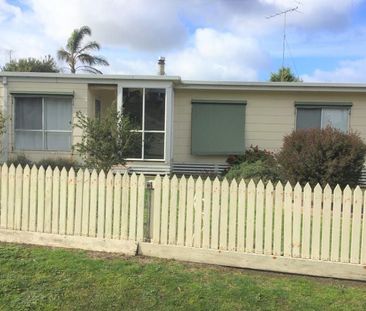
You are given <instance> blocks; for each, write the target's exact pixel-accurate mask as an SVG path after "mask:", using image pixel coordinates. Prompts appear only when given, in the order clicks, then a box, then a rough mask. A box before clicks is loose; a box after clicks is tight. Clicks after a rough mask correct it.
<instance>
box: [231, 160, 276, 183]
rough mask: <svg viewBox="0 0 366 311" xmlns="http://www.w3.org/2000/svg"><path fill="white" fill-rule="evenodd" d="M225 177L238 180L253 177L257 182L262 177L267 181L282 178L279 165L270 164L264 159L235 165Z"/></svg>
mask: <svg viewBox="0 0 366 311" xmlns="http://www.w3.org/2000/svg"><path fill="white" fill-rule="evenodd" d="M225 177H226V178H228V179H229V180H231V179H236V180H237V181H238V182H239V181H240V180H241V179H245V180H249V179H253V180H254V181H255V182H258V181H259V180H260V179H261V180H262V181H263V182H265V183H266V182H268V181H272V182H276V181H278V180H279V178H280V177H279V172H278V167H277V165H270V164H268V163H267V162H264V161H262V160H258V161H256V162H243V163H240V164H237V165H234V166H232V167H231V168H230V169H229V171H228V172H227V173H226V175H225Z"/></svg>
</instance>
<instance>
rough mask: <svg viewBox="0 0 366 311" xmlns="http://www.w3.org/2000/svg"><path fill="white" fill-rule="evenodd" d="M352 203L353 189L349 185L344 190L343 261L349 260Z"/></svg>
mask: <svg viewBox="0 0 366 311" xmlns="http://www.w3.org/2000/svg"><path fill="white" fill-rule="evenodd" d="M351 205H352V190H351V188H350V187H349V186H347V187H346V188H345V189H344V190H343V210H342V229H341V230H342V233H341V235H342V237H341V262H349V251H350V238H351V236H350V227H351Z"/></svg>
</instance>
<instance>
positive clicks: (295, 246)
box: [292, 183, 302, 258]
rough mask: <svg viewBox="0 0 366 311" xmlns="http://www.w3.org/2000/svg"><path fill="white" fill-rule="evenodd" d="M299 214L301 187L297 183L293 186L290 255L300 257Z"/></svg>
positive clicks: (300, 211) (300, 212)
mask: <svg viewBox="0 0 366 311" xmlns="http://www.w3.org/2000/svg"><path fill="white" fill-rule="evenodd" d="M301 214H302V189H301V186H300V184H299V183H297V184H296V185H295V188H294V205H293V226H292V231H293V232H292V256H293V257H296V258H298V257H300V250H301V240H300V239H301Z"/></svg>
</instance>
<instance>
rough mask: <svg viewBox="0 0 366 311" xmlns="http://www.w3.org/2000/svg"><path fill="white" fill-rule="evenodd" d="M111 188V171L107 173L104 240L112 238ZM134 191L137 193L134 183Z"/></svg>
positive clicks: (112, 180)
mask: <svg viewBox="0 0 366 311" xmlns="http://www.w3.org/2000/svg"><path fill="white" fill-rule="evenodd" d="M113 186H114V176H113V173H112V171H109V172H108V174H107V180H106V191H105V230H104V237H105V238H106V239H111V238H112V225H113ZM135 189H136V190H135V191H137V183H136V187H135ZM83 199H84V198H83ZM135 218H136V215H135ZM135 220H136V219H135Z"/></svg>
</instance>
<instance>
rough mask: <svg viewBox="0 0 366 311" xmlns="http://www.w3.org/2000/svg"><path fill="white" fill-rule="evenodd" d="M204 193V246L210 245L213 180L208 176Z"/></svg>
mask: <svg viewBox="0 0 366 311" xmlns="http://www.w3.org/2000/svg"><path fill="white" fill-rule="evenodd" d="M203 187H204V190H203V191H204V193H203V227H202V231H203V232H202V248H209V247H210V219H211V180H210V178H209V177H207V178H206V180H205V183H204V186H203Z"/></svg>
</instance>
